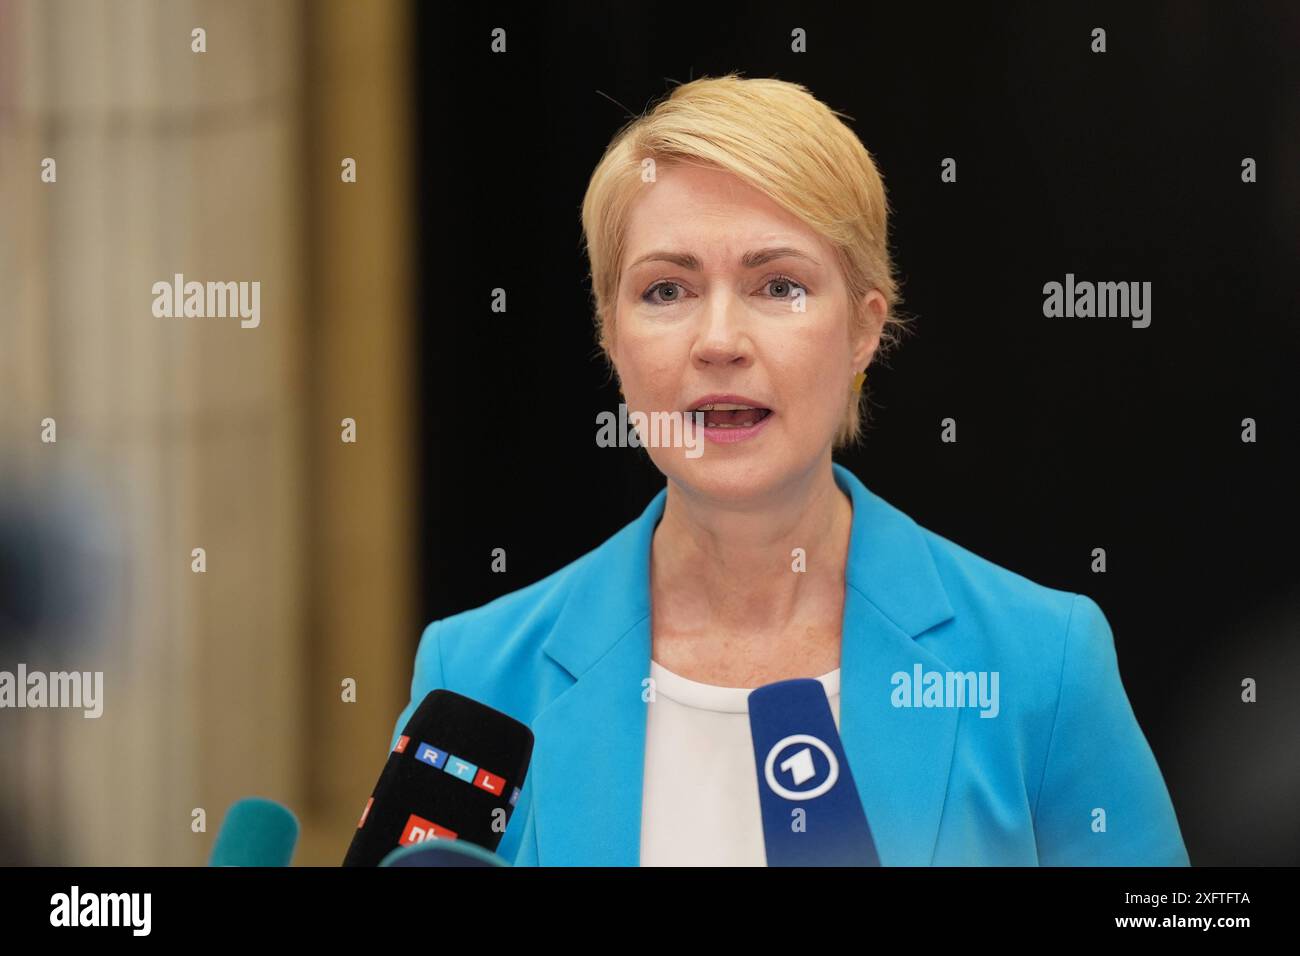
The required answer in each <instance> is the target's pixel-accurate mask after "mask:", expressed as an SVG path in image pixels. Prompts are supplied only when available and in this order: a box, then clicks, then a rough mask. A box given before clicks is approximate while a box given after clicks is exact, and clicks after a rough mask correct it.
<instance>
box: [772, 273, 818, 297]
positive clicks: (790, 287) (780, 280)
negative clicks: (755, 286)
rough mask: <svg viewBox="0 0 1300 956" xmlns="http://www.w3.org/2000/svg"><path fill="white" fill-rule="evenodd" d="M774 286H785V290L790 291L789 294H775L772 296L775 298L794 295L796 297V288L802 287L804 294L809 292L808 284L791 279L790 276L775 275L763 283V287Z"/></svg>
mask: <svg viewBox="0 0 1300 956" xmlns="http://www.w3.org/2000/svg"><path fill="white" fill-rule="evenodd" d="M772 286H781V287H783V288H784V289H785V291H786V292H787V293H788V294H787V295H774V296H771V298H773V299H790V298H793V297H794V290H795V289H802V290H803V294H804V295H807V294H808V287H807V286H805V285H804V284H803V283H801V282H796V281H795V280H794V279H791V278H790V277H789V276H773V277H772V278H770V279H768V280H767V281H766V282H764V283H763V288H765V289H769V288H771V287H772Z"/></svg>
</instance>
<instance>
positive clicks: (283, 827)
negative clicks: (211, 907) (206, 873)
mask: <svg viewBox="0 0 1300 956" xmlns="http://www.w3.org/2000/svg"><path fill="white" fill-rule="evenodd" d="M297 842H298V818H297V817H295V816H294V815H293V813H291V812H290V811H289V809H288V807H285V806H284V805H282V804H279V803H276V802H275V801H274V800H267V799H265V798H263V797H245V798H244V799H243V800H237V801H235V803H234V804H232V805H231V807H230V809H229V810H227V811H226V819H224V820H223V821H221V829H220V830H219V831H217V840H216V843H214V844H213V846H212V859H210V860H209V861H208V866H288V865H289V861H290V860H292V859H293V848H294V845H295V844H296V843H297Z"/></svg>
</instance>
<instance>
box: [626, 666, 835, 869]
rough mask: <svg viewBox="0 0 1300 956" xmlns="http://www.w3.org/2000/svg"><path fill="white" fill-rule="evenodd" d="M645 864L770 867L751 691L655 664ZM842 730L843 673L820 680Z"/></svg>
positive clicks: (643, 819) (647, 746) (650, 708)
mask: <svg viewBox="0 0 1300 956" xmlns="http://www.w3.org/2000/svg"><path fill="white" fill-rule="evenodd" d="M650 676H651V678H653V680H654V684H653V686H654V691H655V696H654V700H653V701H652V702H651V703H648V704H647V705H646V707H647V713H646V742H645V786H644V789H643V791H642V804H641V865H642V866H766V865H767V857H766V855H765V853H764V849H763V817H762V813H761V811H760V809H759V803H758V771H757V768H756V767H755V765H754V744H753V742H752V739H751V737H750V732H749V692H750V691H751V690H753V688H751V687H719V686H717V685H715V684H701V683H700V682H698V681H693V680H688V679H687V678H685V677H682V676H680V675H679V674H674V673H673V672H672V671H670V670H668V669H667V668H666V667H663V666H661V665H660V664H659V663H658V662H657V661H654V660H651V661H650ZM817 679H818V680H820V681H821V682H822V686H824V687H825V688H826V696H827V697H828V698H830V704H831V713H832V714H833V715H834V718H835V726H836V728H837V729H838V727H839V725H840V669H839V668H838V667H837V668H836V669H835V670H833V671H831V672H830V673H829V674H823V675H822V676H821V677H819V678H817Z"/></svg>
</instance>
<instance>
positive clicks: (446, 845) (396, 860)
mask: <svg viewBox="0 0 1300 956" xmlns="http://www.w3.org/2000/svg"><path fill="white" fill-rule="evenodd" d="M379 865H380V866H420V867H449V866H469V867H481V866H509V865H510V864H509V863H507V862H506V861H505V860H503V859H501V857H499V856H497V855H496V854H495V853H493V852H492V851H491V850H485V849H483V848H482V847H481V846H475V845H474V844H473V843H466V842H465V841H464V840H440V839H438V838H437V837H435V838H433V839H432V840H425V841H424V842H423V843H412V844H411V845H410V846H399V847H398V848H397V849H396V850H394V851H393V852H392V853H390V854H388V856H386V857H384V859H383V861H382V862H381V863H380V864H379Z"/></svg>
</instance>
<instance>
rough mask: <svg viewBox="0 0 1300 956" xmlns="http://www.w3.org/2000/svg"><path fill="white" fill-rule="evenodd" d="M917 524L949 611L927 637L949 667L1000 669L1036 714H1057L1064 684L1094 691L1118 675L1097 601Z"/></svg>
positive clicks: (1111, 638)
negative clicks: (1008, 565)
mask: <svg viewBox="0 0 1300 956" xmlns="http://www.w3.org/2000/svg"><path fill="white" fill-rule="evenodd" d="M917 527H918V528H919V529H920V532H921V536H922V538H923V539H924V541H925V543H926V546H927V547H928V548H929V550H930V554H931V556H932V557H933V559H934V564H935V568H936V570H937V571H938V573H939V576H940V579H941V580H942V582H943V586H944V589H945V591H946V592H947V596H948V600H949V603H950V604H951V605H952V609H953V617H952V619H951V620H950V621H948V622H947V624H946V625H944V626H943V627H941V628H939V629H937V631H936V633H935V634H934V635H933V644H932V646H933V647H934V649H935V650H936V653H938V655H939V656H940V657H941V658H943V659H945V660H948V661H949V662H950V663H952V664H953V665H954V666H960V667H974V666H976V665H979V666H980V667H981V668H982V669H987V670H1000V671H1001V672H1002V675H1001V676H1002V682H1003V687H1004V689H1009V688H1008V683H1007V682H1008V678H1009V679H1010V680H1011V682H1012V684H1011V686H1013V687H1014V686H1017V685H1018V686H1019V688H1020V694H1021V699H1022V701H1023V703H1024V704H1025V705H1026V707H1027V708H1028V710H1029V712H1030V713H1031V714H1033V715H1034V716H1038V717H1042V716H1045V715H1050V714H1052V713H1054V712H1055V709H1056V706H1057V704H1058V703H1059V700H1060V695H1061V691H1062V689H1063V688H1065V687H1067V686H1076V687H1084V688H1086V687H1089V686H1091V687H1093V688H1096V687H1097V686H1099V685H1101V684H1108V682H1109V681H1110V680H1111V679H1114V680H1117V679H1118V672H1117V668H1116V661H1115V649H1114V636H1113V633H1112V631H1111V627H1110V623H1109V621H1108V620H1107V619H1106V615H1105V613H1104V612H1103V611H1102V609H1101V607H1100V606H1099V605H1098V604H1097V602H1096V601H1094V600H1093V599H1092V598H1090V597H1089V596H1088V595H1086V594H1082V593H1079V592H1076V591H1071V590H1068V589H1063V588H1057V587H1052V586H1050V585H1047V584H1044V583H1041V582H1038V581H1035V580H1032V579H1031V578H1028V577H1026V576H1025V575H1023V574H1020V573H1018V572H1016V571H1013V570H1011V569H1010V568H1007V567H1004V566H1002V565H1000V564H997V563H995V562H993V561H991V560H990V559H988V558H986V557H983V556H982V555H980V554H977V553H975V552H974V551H972V550H970V549H969V548H966V547H963V546H962V545H959V544H957V543H956V542H954V541H952V540H950V539H949V538H946V537H944V536H943V535H940V534H938V533H936V532H934V531H931V530H929V529H927V528H924V527H921V526H920V525H917ZM921 639H922V640H926V639H927V638H925V637H924V636H923V637H922V638H921ZM1027 716H1028V714H1027Z"/></svg>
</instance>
